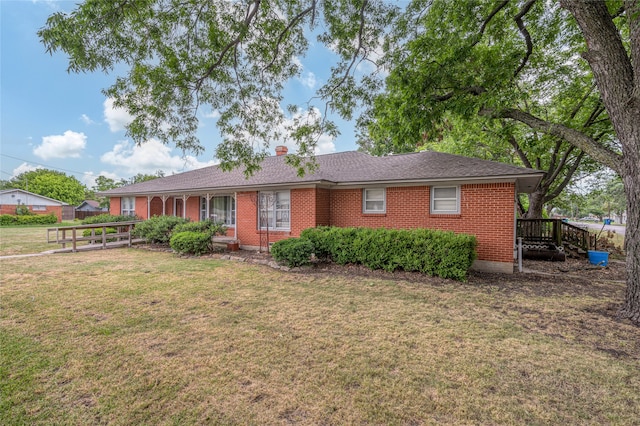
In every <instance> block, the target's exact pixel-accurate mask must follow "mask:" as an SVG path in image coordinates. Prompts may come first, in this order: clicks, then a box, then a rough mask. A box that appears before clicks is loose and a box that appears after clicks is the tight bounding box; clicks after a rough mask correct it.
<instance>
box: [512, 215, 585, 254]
mask: <svg viewBox="0 0 640 426" xmlns="http://www.w3.org/2000/svg"><path fill="white" fill-rule="evenodd" d="M516 230H517V232H516V235H517V237H521V238H522V239H523V241H524V242H525V243H530V244H554V245H556V246H558V247H563V246H565V245H569V246H572V247H576V248H579V249H581V250H583V251H584V252H585V253H586V252H587V250H590V249H591V248H592V247H593V246H594V244H595V237H594V236H592V235H591V234H590V233H589V230H588V229H584V228H580V227H579V226H575V225H571V224H570V223H566V222H563V221H562V220H560V219H518V221H517V227H516Z"/></svg>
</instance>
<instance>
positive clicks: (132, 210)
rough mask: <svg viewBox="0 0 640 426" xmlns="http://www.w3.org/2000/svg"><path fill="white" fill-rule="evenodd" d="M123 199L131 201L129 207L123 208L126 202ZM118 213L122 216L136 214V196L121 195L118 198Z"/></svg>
mask: <svg viewBox="0 0 640 426" xmlns="http://www.w3.org/2000/svg"><path fill="white" fill-rule="evenodd" d="M125 200H130V201H131V208H129V209H125V205H126V204H127V203H126V202H125ZM120 214H121V215H122V216H135V215H136V197H122V198H121V199H120Z"/></svg>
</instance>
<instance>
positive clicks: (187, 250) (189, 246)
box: [169, 231, 211, 256]
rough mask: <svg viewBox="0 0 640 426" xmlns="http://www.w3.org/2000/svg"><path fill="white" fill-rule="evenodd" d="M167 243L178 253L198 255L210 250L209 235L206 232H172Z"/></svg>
mask: <svg viewBox="0 0 640 426" xmlns="http://www.w3.org/2000/svg"><path fill="white" fill-rule="evenodd" d="M169 245H170V246H171V248H172V249H173V250H175V251H176V252H178V253H181V254H195V255H197V256H199V255H201V254H204V253H208V252H210V251H211V235H210V234H209V233H206V232H194V231H184V232H178V233H177V234H173V236H172V237H171V240H170V241H169Z"/></svg>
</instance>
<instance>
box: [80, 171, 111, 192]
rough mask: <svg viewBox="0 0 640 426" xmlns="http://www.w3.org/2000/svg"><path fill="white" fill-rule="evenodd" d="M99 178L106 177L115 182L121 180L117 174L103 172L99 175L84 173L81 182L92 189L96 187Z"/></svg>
mask: <svg viewBox="0 0 640 426" xmlns="http://www.w3.org/2000/svg"><path fill="white" fill-rule="evenodd" d="M99 176H104V177H107V178H109V179H113V180H115V181H118V180H120V176H118V175H117V174H115V173H111V172H105V171H102V172H100V173H98V174H95V173H93V172H84V174H83V175H82V177H81V178H80V182H82V183H83V184H84V185H85V186H86V187H87V188H89V189H91V188H93V187H94V186H96V179H97V178H98V177H99Z"/></svg>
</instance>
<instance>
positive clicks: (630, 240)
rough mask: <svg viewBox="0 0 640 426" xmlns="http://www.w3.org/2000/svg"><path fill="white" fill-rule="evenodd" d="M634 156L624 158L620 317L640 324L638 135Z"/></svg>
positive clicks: (639, 178) (638, 136)
mask: <svg viewBox="0 0 640 426" xmlns="http://www.w3.org/2000/svg"><path fill="white" fill-rule="evenodd" d="M636 137H637V144H636V146H638V147H639V149H638V151H637V152H636V153H635V155H627V158H625V160H626V161H625V164H624V166H625V176H623V181H624V189H625V194H626V196H627V229H626V230H625V238H624V249H625V252H626V253H627V292H626V296H625V300H624V306H623V307H622V309H621V311H620V315H621V316H622V317H624V318H629V319H630V320H631V321H633V322H634V323H636V324H640V182H639V181H640V134H639V135H636Z"/></svg>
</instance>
